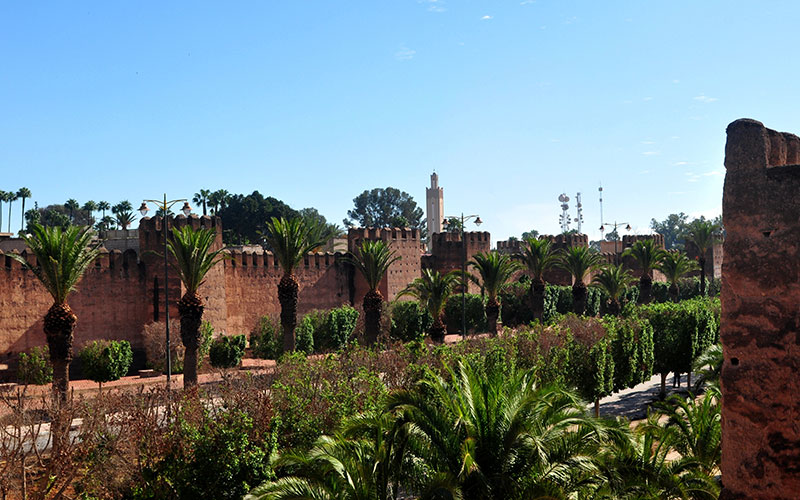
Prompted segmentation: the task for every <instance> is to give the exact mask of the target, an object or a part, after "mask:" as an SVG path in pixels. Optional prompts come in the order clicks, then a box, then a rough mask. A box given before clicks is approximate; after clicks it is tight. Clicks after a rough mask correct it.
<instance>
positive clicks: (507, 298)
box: [498, 275, 533, 328]
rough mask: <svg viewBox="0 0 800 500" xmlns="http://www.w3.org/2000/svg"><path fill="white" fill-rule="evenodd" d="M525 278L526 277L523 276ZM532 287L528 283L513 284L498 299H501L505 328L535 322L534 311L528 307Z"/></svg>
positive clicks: (501, 315) (501, 313) (501, 311)
mask: <svg viewBox="0 0 800 500" xmlns="http://www.w3.org/2000/svg"><path fill="white" fill-rule="evenodd" d="M523 276H524V275H523ZM529 291H530V285H529V284H528V283H527V282H521V281H520V282H518V283H512V284H511V285H510V286H507V287H506V288H505V289H504V290H503V291H502V292H500V294H499V295H498V297H499V298H500V317H501V319H502V320H503V326H507V327H509V328H514V327H517V326H519V325H527V324H528V323H530V322H531V320H533V311H532V310H531V308H530V306H529V305H528V300H529V299H528V294H529Z"/></svg>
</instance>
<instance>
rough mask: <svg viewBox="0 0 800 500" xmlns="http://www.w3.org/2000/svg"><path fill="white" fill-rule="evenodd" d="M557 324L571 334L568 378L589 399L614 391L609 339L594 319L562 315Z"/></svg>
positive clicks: (595, 399) (604, 330) (601, 326)
mask: <svg viewBox="0 0 800 500" xmlns="http://www.w3.org/2000/svg"><path fill="white" fill-rule="evenodd" d="M559 325H560V326H561V327H562V328H566V329H567V330H568V331H569V332H570V334H571V336H572V344H571V346H570V347H571V348H570V356H569V368H568V373H569V379H570V382H571V384H572V385H573V386H575V387H576V388H577V390H578V392H579V393H580V394H581V396H583V397H584V398H586V399H587V400H589V401H597V400H598V399H600V398H602V397H604V396H608V395H609V394H611V393H612V392H613V391H614V358H613V357H612V355H611V339H610V338H609V337H608V335H607V332H606V329H605V328H604V327H603V323H602V322H601V321H600V320H599V319H597V318H587V317H579V316H576V315H574V314H568V315H566V316H564V317H563V318H562V319H561V321H560V322H559Z"/></svg>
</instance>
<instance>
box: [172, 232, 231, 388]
mask: <svg viewBox="0 0 800 500" xmlns="http://www.w3.org/2000/svg"><path fill="white" fill-rule="evenodd" d="M215 238H216V233H215V232H214V230H213V229H198V230H194V229H192V228H191V226H183V227H182V228H180V229H178V228H173V229H172V239H171V240H170V241H168V242H167V248H168V249H169V253H171V254H172V256H173V257H175V263H174V264H173V267H174V268H175V270H176V271H177V272H178V276H179V277H180V279H181V281H182V282H183V286H184V287H185V288H186V293H184V294H183V297H181V300H180V301H178V312H179V313H180V316H181V340H182V341H183V345H184V347H186V353H185V354H184V361H183V366H184V368H183V386H184V387H192V386H195V385H197V348H198V346H199V343H200V324H201V323H202V321H203V310H204V306H203V299H202V298H201V297H200V295H199V294H198V293H197V289H198V288H200V286H201V285H202V284H203V282H204V281H205V277H206V274H208V271H210V270H211V268H212V267H214V265H215V264H216V263H217V262H219V261H220V260H222V259H223V254H222V249H219V250H215V251H211V246H212V245H213V244H214V239H215Z"/></svg>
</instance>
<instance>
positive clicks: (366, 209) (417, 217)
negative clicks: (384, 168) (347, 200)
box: [344, 187, 425, 231]
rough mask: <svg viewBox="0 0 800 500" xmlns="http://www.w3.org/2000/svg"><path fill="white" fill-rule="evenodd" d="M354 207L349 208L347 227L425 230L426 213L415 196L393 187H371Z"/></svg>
mask: <svg viewBox="0 0 800 500" xmlns="http://www.w3.org/2000/svg"><path fill="white" fill-rule="evenodd" d="M353 204H354V207H353V209H352V210H348V211H347V217H348V218H347V219H344V224H345V226H347V227H352V226H361V227H399V226H404V227H412V228H417V229H419V230H421V231H422V230H424V229H425V219H423V215H424V214H423V212H422V209H421V208H420V207H418V206H417V203H416V202H415V201H414V198H412V197H411V195H410V194H408V193H406V192H405V191H400V190H399V189H396V188H393V187H387V188H386V189H383V188H375V189H373V190H367V191H364V192H363V193H361V194H360V195H358V196H356V197H355V198H353Z"/></svg>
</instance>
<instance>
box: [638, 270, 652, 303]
mask: <svg viewBox="0 0 800 500" xmlns="http://www.w3.org/2000/svg"><path fill="white" fill-rule="evenodd" d="M652 298H653V278H651V277H650V276H649V275H648V274H642V277H641V278H639V303H640V304H649V303H650V301H651V300H652Z"/></svg>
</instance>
